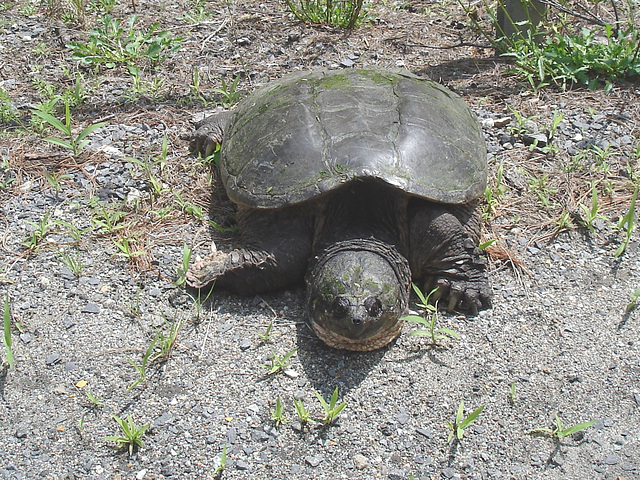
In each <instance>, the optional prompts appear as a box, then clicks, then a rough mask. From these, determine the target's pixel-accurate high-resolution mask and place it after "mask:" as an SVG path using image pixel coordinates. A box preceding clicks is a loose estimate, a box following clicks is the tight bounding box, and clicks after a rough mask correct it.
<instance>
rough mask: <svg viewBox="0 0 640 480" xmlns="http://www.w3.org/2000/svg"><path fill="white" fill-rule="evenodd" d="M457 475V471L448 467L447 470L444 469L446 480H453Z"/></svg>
mask: <svg viewBox="0 0 640 480" xmlns="http://www.w3.org/2000/svg"><path fill="white" fill-rule="evenodd" d="M487 473H488V472H487ZM455 474H456V471H455V470H454V469H453V468H451V467H447V468H443V469H442V476H443V477H444V478H453V477H454V475H455Z"/></svg>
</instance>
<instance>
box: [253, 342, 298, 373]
mask: <svg viewBox="0 0 640 480" xmlns="http://www.w3.org/2000/svg"><path fill="white" fill-rule="evenodd" d="M297 351H298V347H296V348H294V349H293V350H291V351H290V352H289V353H287V354H286V355H285V356H284V357H282V358H280V357H279V356H278V354H277V353H275V352H273V356H272V357H271V360H270V361H269V363H268V364H266V365H263V366H262V368H266V369H267V375H273V374H274V373H277V372H279V371H281V370H284V369H285V368H287V367H288V366H289V365H290V362H289V360H290V359H291V357H293V356H294V355H295V354H296V352H297Z"/></svg>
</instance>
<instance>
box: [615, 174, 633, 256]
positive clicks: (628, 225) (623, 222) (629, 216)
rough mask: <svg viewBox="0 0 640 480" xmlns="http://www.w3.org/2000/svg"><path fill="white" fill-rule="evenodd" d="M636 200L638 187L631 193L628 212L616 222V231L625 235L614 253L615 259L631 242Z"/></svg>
mask: <svg viewBox="0 0 640 480" xmlns="http://www.w3.org/2000/svg"><path fill="white" fill-rule="evenodd" d="M637 198H638V187H637V186H636V188H635V190H634V191H633V196H632V197H631V203H630V204H629V210H628V211H627V213H626V214H625V215H624V216H623V217H621V218H620V220H619V221H618V230H623V229H624V233H625V238H624V240H623V241H622V244H621V245H620V246H619V247H618V249H617V250H616V253H615V258H618V257H620V255H622V254H623V253H624V252H625V251H626V250H627V247H628V246H629V242H630V241H631V234H632V233H633V230H634V229H635V227H636V225H635V216H636V200H637Z"/></svg>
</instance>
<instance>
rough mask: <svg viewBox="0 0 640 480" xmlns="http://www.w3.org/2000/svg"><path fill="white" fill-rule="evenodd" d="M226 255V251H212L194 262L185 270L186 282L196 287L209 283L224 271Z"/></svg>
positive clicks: (227, 255)
mask: <svg viewBox="0 0 640 480" xmlns="http://www.w3.org/2000/svg"><path fill="white" fill-rule="evenodd" d="M228 257H229V254H228V253H224V252H218V251H214V252H212V253H211V254H209V255H207V257H205V258H203V259H202V260H200V261H198V262H196V263H194V264H193V265H191V266H190V267H189V270H188V271H187V275H186V276H187V284H188V285H189V286H190V287H193V288H198V289H200V288H204V287H206V286H208V285H211V284H212V283H214V282H215V281H216V279H217V278H218V277H219V276H220V275H222V274H223V273H224V272H225V265H226V264H227V259H228Z"/></svg>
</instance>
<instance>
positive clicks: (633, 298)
mask: <svg viewBox="0 0 640 480" xmlns="http://www.w3.org/2000/svg"><path fill="white" fill-rule="evenodd" d="M639 297H640V287H638V288H636V289H635V290H634V292H633V293H632V294H631V295H630V296H629V299H630V302H629V303H627V308H626V309H625V313H630V312H632V311H633V310H634V309H635V308H636V307H637V306H638V298H639Z"/></svg>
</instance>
